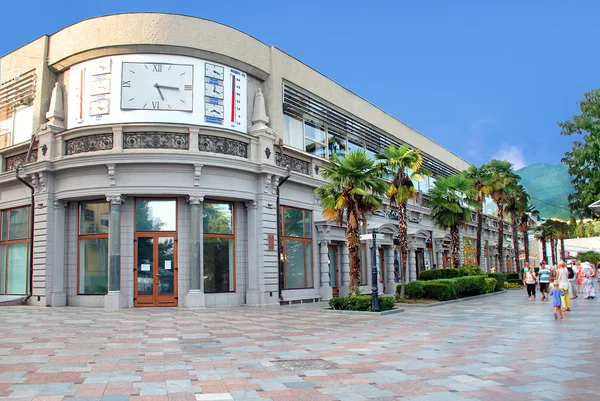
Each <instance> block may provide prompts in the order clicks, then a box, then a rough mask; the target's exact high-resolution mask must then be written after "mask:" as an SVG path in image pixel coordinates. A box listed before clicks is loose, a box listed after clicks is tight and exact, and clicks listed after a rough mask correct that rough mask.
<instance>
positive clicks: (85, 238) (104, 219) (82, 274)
mask: <svg viewBox="0 0 600 401" xmlns="http://www.w3.org/2000/svg"><path fill="white" fill-rule="evenodd" d="M109 220H110V205H109V204H108V202H105V201H97V202H81V203H79V233H78V247H79V248H78V253H79V258H78V259H79V260H78V264H79V265H78V272H79V277H78V283H77V285H78V293H79V294H82V295H104V294H106V292H107V289H108V222H109Z"/></svg>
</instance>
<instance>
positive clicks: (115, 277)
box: [104, 195, 125, 309]
mask: <svg viewBox="0 0 600 401" xmlns="http://www.w3.org/2000/svg"><path fill="white" fill-rule="evenodd" d="M106 200H107V201H108V202H109V203H110V221H109V224H108V294H106V295H105V296H104V307H105V308H107V309H119V308H123V307H125V303H124V302H123V299H122V297H121V204H122V203H123V202H124V201H125V197H124V196H122V195H107V196H106Z"/></svg>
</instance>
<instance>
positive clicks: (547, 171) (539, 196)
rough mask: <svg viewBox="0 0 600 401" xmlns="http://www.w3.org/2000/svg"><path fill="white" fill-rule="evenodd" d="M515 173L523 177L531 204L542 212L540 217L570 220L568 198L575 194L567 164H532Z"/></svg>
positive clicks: (522, 182) (522, 181)
mask: <svg viewBox="0 0 600 401" xmlns="http://www.w3.org/2000/svg"><path fill="white" fill-rule="evenodd" d="M515 173H517V174H518V175H519V176H521V184H523V187H525V190H526V191H527V193H528V194H529V196H530V198H531V203H532V204H533V205H534V206H535V207H536V209H537V210H539V211H540V217H544V218H550V217H556V218H560V219H563V220H568V219H569V216H570V215H571V213H570V211H569V200H568V196H569V194H571V193H573V192H574V188H573V184H572V183H571V179H572V177H571V176H570V175H569V171H568V167H567V166H566V165H565V164H563V163H559V164H549V163H536V164H530V165H529V166H526V167H523V168H521V169H519V170H516V171H515Z"/></svg>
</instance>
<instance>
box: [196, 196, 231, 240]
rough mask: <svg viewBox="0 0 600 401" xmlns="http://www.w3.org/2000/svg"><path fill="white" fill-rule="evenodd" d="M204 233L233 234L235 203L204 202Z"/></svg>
mask: <svg viewBox="0 0 600 401" xmlns="http://www.w3.org/2000/svg"><path fill="white" fill-rule="evenodd" d="M203 210H204V219H203V227H204V234H233V204H231V203H217V202H205V203H204V207H203Z"/></svg>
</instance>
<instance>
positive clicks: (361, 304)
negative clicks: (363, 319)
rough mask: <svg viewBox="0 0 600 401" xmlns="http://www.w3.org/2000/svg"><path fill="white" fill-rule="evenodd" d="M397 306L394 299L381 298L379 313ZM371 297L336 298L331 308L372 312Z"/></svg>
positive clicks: (332, 300) (332, 301) (331, 300)
mask: <svg viewBox="0 0 600 401" xmlns="http://www.w3.org/2000/svg"><path fill="white" fill-rule="evenodd" d="M395 304H396V302H395V300H394V298H393V297H379V311H380V312H383V311H386V310H390V309H393V308H394V305H395ZM371 305H372V304H371V296H370V295H351V296H348V297H336V298H331V299H330V300H329V306H330V307H331V308H332V309H335V310H353V311H368V312H371Z"/></svg>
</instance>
